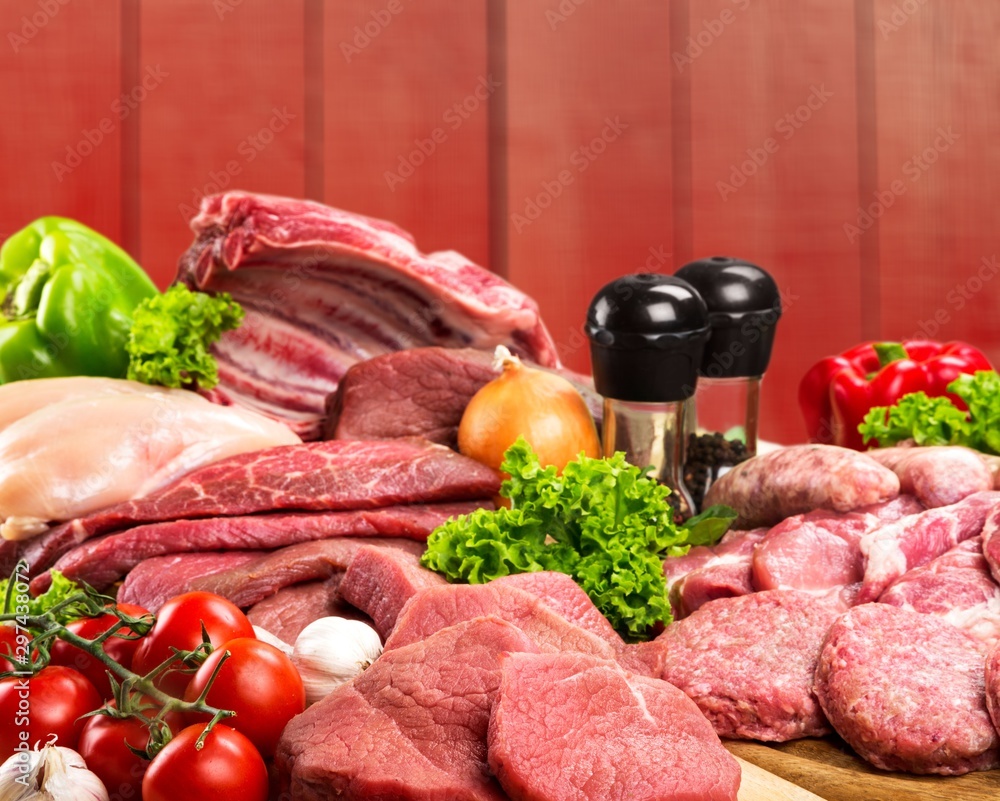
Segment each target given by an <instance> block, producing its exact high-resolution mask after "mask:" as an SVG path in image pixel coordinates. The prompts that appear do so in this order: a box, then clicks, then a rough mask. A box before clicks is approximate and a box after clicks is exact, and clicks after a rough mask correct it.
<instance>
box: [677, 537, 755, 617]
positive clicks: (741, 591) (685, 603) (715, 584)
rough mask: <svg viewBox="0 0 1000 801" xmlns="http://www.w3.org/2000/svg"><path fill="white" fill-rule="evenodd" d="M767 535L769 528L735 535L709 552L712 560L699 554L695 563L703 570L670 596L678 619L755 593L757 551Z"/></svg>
mask: <svg viewBox="0 0 1000 801" xmlns="http://www.w3.org/2000/svg"><path fill="white" fill-rule="evenodd" d="M767 532H768V529H767V528H766V527H762V528H753V529H750V530H749V531H738V530H737V531H731V532H728V533H727V535H726V537H724V538H723V540H722V541H721V542H719V544H718V545H716V546H715V547H713V548H711V549H708V548H706V550H709V551H710V553H711V555H710V556H709V557H708V559H706V560H704V561H702V560H701V559H700V557H701V554H696V555H695V557H694V559H696V560H698V562H699V563H700V564H699V566H698V567H696V568H695V569H694V570H691V571H688V572H687V573H685V574H684V575H683V576H681V577H680V578H678V579H677V580H675V581H674V582H673V583H672V584H670V588H669V591H668V593H669V598H670V606H671V608H672V609H673V613H674V617H676V618H678V619H680V618H684V617H687V616H688V615H690V614H691V613H692V612H694V611H695V610H696V609H699V608H701V607H702V606H703V605H704V604H706V603H708V602H709V601H713V600H715V599H716V598H735V597H737V596H739V595H746V594H748V593H751V592H753V591H754V588H753V585H752V583H751V581H750V578H751V564H752V562H753V555H754V550H755V548H756V547H757V544H758V543H759V542H761V541H762V540H763V539H764V535H765V534H767ZM698 547H699V548H704V547H705V546H698ZM695 550H696V549H695V548H692V549H691V551H695ZM691 551H689V552H688V555H687V556H681V557H678V558H679V559H687V558H689V557H690V555H691ZM666 561H667V562H669V561H670V559H667V560H666ZM664 569H665V570H667V569H668V568H666V567H665V568H664ZM674 569H676V568H674Z"/></svg>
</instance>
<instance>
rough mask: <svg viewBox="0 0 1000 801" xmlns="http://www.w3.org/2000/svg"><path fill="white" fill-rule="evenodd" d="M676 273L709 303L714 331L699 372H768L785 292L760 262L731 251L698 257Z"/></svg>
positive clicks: (730, 375) (725, 375) (709, 374)
mask: <svg viewBox="0 0 1000 801" xmlns="http://www.w3.org/2000/svg"><path fill="white" fill-rule="evenodd" d="M675 275H676V276H677V277H678V278H682V279H683V280H685V281H687V282H688V283H689V284H691V285H692V286H693V287H694V288H695V289H696V290H697V291H698V294H700V295H701V296H702V297H703V298H704V299H705V303H706V305H707V306H708V319H709V323H710V325H711V327H712V335H711V337H710V338H709V340H708V344H707V345H706V347H705V350H704V354H703V356H702V362H701V370H700V375H702V376H704V377H708V378H733V377H737V376H759V375H763V374H764V372H765V371H766V370H767V366H768V364H769V362H770V361H771V350H772V348H773V346H774V335H775V330H776V328H777V324H778V319H779V318H780V317H781V295H780V293H779V291H778V285H777V284H776V283H775V282H774V279H773V278H772V277H771V275H770V274H769V273H768V272H767V271H766V270H764V269H763V268H761V267H758V266H757V265H756V264H751V263H750V262H748V261H744V260H742V259H734V258H731V257H729V256H712V257H711V258H707V259H699V260H698V261H693V262H691V263H689V264H685V265H684V266H683V267H681V268H680V269H679V270H678V271H677V272H676V274H675Z"/></svg>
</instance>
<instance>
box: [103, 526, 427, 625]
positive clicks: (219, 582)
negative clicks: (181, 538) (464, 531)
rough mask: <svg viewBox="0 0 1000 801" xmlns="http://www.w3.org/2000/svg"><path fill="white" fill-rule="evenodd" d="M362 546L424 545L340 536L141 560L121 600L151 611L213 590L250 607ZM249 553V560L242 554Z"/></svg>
mask: <svg viewBox="0 0 1000 801" xmlns="http://www.w3.org/2000/svg"><path fill="white" fill-rule="evenodd" d="M366 545H371V546H375V545H377V546H378V547H380V548H394V549H398V550H402V551H405V552H407V553H410V554H413V555H415V556H419V555H420V554H421V553H423V551H424V545H423V543H418V542H412V541H410V540H401V539H381V540H379V541H377V542H376V541H375V540H374V538H368V539H360V538H356V537H340V538H338V539H333V540H317V541H315V542H303V543H301V544H299V545H290V546H288V547H287V548H279V549H278V550H276V551H271V552H261V551H250V552H248V551H230V552H228V553H205V554H201V553H191V554H176V555H174V556H160V557H154V558H153V559H147V560H146V561H145V562H140V563H139V564H138V565H136V567H134V568H133V569H132V571H131V572H130V573H129V574H128V576H127V577H126V578H125V583H124V584H122V587H121V590H119V593H118V599H119V600H120V601H127V602H129V603H137V604H139V605H140V606H145V607H146V608H147V609H149V610H151V611H155V610H156V609H159V607H160V606H161V605H162V604H163V603H164V602H165V601H166V600H167V599H168V598H171V597H173V596H174V595H180V594H181V593H182V592H190V591H192V590H203V591H205V592H214V593H216V594H217V595H221V596H223V597H224V598H228V599H229V600H230V601H232V602H233V603H234V604H236V605H237V606H240V607H247V606H253V605H254V604H257V603H260V602H261V601H263V600H264V599H265V598H269V597H270V596H272V595H274V594H275V593H276V592H278V590H281V589H283V588H285V587H290V586H292V585H293V584H300V583H302V582H306V581H315V580H317V579H327V578H329V577H330V576H332V575H334V574H335V573H340V572H343V571H344V570H346V569H347V566H348V565H349V564H350V563H351V560H352V559H353V558H354V555H355V554H356V553H357V552H358V551H359V550H360V549H361V548H363V547H365V546H366ZM248 553H249V554H251V557H250V558H249V559H247V558H245V557H246V555H247V554H248Z"/></svg>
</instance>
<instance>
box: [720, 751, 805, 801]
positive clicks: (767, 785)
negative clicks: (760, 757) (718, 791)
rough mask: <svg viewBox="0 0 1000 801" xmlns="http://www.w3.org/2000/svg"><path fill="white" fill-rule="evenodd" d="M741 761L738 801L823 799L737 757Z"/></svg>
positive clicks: (803, 800)
mask: <svg viewBox="0 0 1000 801" xmlns="http://www.w3.org/2000/svg"><path fill="white" fill-rule="evenodd" d="M736 761H737V762H739V763H740V769H741V770H742V775H741V776H740V792H739V794H738V795H737V796H736V798H737V801H823V799H821V798H820V797H819V796H818V795H814V794H813V793H810V792H809V791H808V790H803V789H802V788H801V787H799V786H798V785H797V784H792V783H791V782H789V781H785V780H784V779H782V778H779V777H778V776H775V775H774V774H773V773H769V772H768V771H766V770H764V769H763V768H761V767H758V766H757V765H754V764H753V763H752V762H747V761H746V760H745V759H740V757H736Z"/></svg>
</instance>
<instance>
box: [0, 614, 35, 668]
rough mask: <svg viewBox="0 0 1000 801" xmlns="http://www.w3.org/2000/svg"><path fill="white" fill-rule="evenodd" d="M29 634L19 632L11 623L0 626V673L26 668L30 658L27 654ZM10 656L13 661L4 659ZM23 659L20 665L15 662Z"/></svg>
mask: <svg viewBox="0 0 1000 801" xmlns="http://www.w3.org/2000/svg"><path fill="white" fill-rule="evenodd" d="M30 642H31V633H30V632H28V631H26V630H24V629H22V630H21V631H20V632H19V631H18V630H17V627H16V626H14V625H13V624H11V623H3V624H0V673H4V672H6V671H8V670H23V669H25V668H26V667H27V663H28V660H30V659H31V656H30V655H29V653H28V648H29V645H28V643H30ZM8 654H10V655H11V656H12V657H13V659H7V658H5V657H6V656H7V655H8ZM19 659H23V660H24V663H23V664H20V663H18V661H17V660H19Z"/></svg>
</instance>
